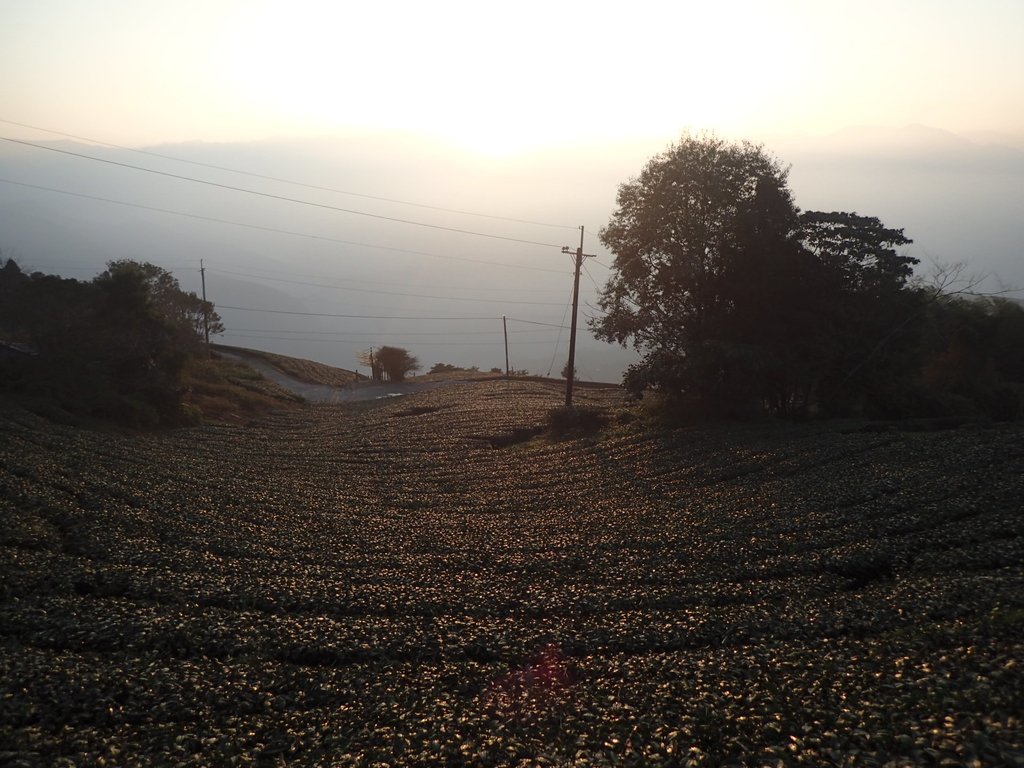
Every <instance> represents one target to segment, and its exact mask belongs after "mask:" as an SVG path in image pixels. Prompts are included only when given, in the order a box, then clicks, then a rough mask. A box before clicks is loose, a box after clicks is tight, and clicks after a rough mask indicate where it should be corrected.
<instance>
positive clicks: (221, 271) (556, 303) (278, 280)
mask: <svg viewBox="0 0 1024 768" xmlns="http://www.w3.org/2000/svg"><path fill="white" fill-rule="evenodd" d="M207 271H208V272H216V273H218V274H222V275H237V276H241V277H257V278H258V279H260V280H268V281H271V282H276V283H288V284H290V285H309V286H313V287H316V288H330V289H333V290H338V291H352V292H354V293H374V294H380V295H383V296H403V297H407V298H413V299H438V300H445V301H473V302H477V303H480V302H483V303H487V304H493V303H494V299H474V298H470V297H467V296H431V295H428V294H424V293H400V292H398V291H378V290H373V289H370V288H349V287H347V286H344V285H325V284H324V283H310V282H305V281H303V280H287V279H285V278H282V277H259V276H258V275H252V274H249V273H246V272H233V271H231V270H227V269H214V268H212V267H207ZM502 303H504V304H533V305H538V306H548V307H560V306H562V303H561V302H560V301H516V300H514V299H502Z"/></svg>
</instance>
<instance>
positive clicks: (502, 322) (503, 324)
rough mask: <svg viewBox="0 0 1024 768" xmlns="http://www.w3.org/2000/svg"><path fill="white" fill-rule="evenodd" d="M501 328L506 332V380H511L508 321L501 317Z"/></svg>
mask: <svg viewBox="0 0 1024 768" xmlns="http://www.w3.org/2000/svg"><path fill="white" fill-rule="evenodd" d="M501 327H502V328H503V329H504V330H505V378H506V379H507V378H509V376H510V375H511V374H510V372H509V370H508V319H507V318H506V317H505V316H504V315H502V316H501Z"/></svg>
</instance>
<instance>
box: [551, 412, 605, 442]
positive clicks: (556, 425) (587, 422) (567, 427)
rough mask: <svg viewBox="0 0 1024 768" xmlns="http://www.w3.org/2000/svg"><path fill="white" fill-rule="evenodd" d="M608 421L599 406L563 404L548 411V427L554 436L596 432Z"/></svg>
mask: <svg viewBox="0 0 1024 768" xmlns="http://www.w3.org/2000/svg"><path fill="white" fill-rule="evenodd" d="M607 423H608V414H606V413H605V412H604V411H602V410H601V409H600V408H590V407H587V406H572V405H568V406H566V405H563V406H561V407H559V408H552V409H551V410H550V411H548V429H549V430H550V432H551V434H553V435H555V436H556V437H562V436H565V435H570V434H588V433H592V432H597V431H598V430H600V429H601V428H602V427H604V426H605V425H606V424H607Z"/></svg>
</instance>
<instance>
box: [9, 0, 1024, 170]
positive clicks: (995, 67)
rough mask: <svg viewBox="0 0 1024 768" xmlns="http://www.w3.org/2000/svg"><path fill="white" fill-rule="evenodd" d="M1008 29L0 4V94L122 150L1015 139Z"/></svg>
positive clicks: (975, 23)
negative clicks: (711, 133)
mask: <svg viewBox="0 0 1024 768" xmlns="http://www.w3.org/2000/svg"><path fill="white" fill-rule="evenodd" d="M1022 33H1024V2H1021V1H1020V0H974V1H973V2H970V3H967V2H959V1H958V2H953V1H952V0H877V1H876V0H856V2H845V1H842V0H835V1H833V0H830V1H829V2H821V0H776V1H774V2H771V1H767V0H749V1H736V0H733V1H731V2H730V1H729V0H716V2H686V1H684V0H675V1H672V2H670V1H665V2H642V1H641V2H632V3H629V4H628V5H627V4H625V3H595V2H559V1H558V0H544V2H517V3H491V2H480V1H479V0H468V1H467V2H451V1H444V0H434V1H433V2H421V1H419V0H417V1H416V2H390V3H386V2H380V3H376V2H344V1H342V0H337V1H332V2H327V1H326V0H325V1H324V2H310V1H309V0H282V1H280V2H276V1H275V2H270V1H264V2H260V1H259V0H174V2H167V1H166V0H89V1H88V2H82V0H32V2H26V1H25V0H0V71H2V72H3V77H2V78H0V105H2V111H3V113H4V115H3V116H4V117H7V118H8V119H13V120H18V121H21V122H26V123H33V124H37V125H42V126H45V127H49V128H55V129H57V130H63V131H67V132H73V133H81V134H84V135H87V136H96V137H99V138H103V139H106V140H108V141H113V142H121V143H131V144H154V143H159V142H173V141H187V140H208V141H239V140H249V139H257V138H266V137H269V136H276V135H288V136H305V135H320V134H332V133H333V134H336V133H339V132H346V131H351V130H356V131H374V132H377V131H402V132H411V133H416V134H426V135H430V136H432V137H434V138H437V137H441V138H444V139H446V140H450V141H453V142H455V143H457V144H458V145H459V146H460V147H463V148H469V149H472V150H478V151H484V152H497V153H501V152H514V151H517V150H522V149H528V148H533V147H536V146H537V145H540V144H545V143H559V142H569V141H571V142H579V141H595V142H603V141H607V140H621V139H625V138H630V137H644V138H658V139H663V140H664V141H665V142H667V141H669V140H671V139H673V138H675V137H676V136H678V135H679V132H680V130H681V129H683V128H685V127H691V128H697V129H699V128H711V129H714V130H716V131H718V132H720V133H723V134H726V135H730V136H756V137H763V136H770V135H773V134H793V133H804V134H820V133H827V132H830V131H835V130H838V129H841V128H843V127H846V126H849V125H861V124H877V125H887V126H902V125H905V124H908V123H922V124H927V125H931V126H935V127H938V128H943V129H946V130H952V131H959V132H963V131H1001V132H1010V133H1017V134H1021V133H1024V45H1021V42H1020V41H1021V34H1022ZM5 131H7V132H8V135H10V130H9V129H8V128H7V127H5ZM21 135H26V134H25V132H22V134H21ZM37 136H38V134H37Z"/></svg>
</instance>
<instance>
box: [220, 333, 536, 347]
mask: <svg viewBox="0 0 1024 768" xmlns="http://www.w3.org/2000/svg"><path fill="white" fill-rule="evenodd" d="M220 335H221V336H224V337H225V338H231V339H259V340H261V341H292V342H298V341H301V342H313V343H318V342H319V343H327V344H352V345H355V346H369V345H373V344H376V343H377V342H376V341H374V340H367V339H361V340H356V339H314V338H308V339H307V338H296V337H294V336H252V335H249V334H244V333H230V332H225V333H223V334H220ZM376 335H377V334H374V336H376ZM516 343H517V344H519V345H524V344H549V343H550V342H548V341H519V342H516ZM484 344H485V342H479V341H416V342H413V343H412V344H410V345H409V346H417V347H480V346H483V345H484Z"/></svg>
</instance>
